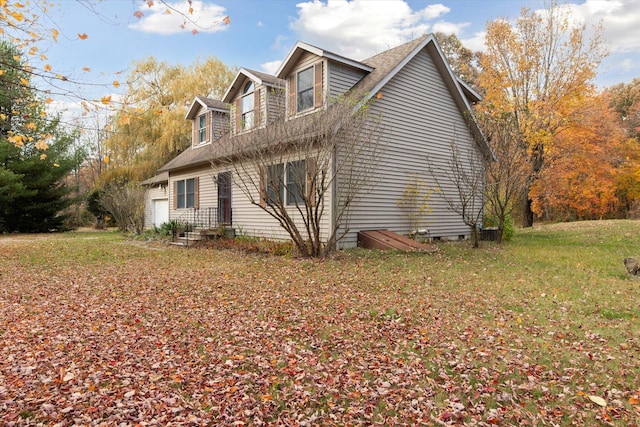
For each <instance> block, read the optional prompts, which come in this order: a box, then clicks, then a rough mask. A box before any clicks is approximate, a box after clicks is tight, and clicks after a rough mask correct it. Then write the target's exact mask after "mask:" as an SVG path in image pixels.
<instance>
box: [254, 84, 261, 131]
mask: <svg viewBox="0 0 640 427" xmlns="http://www.w3.org/2000/svg"><path fill="white" fill-rule="evenodd" d="M253 121H254V123H253V127H255V128H256V129H257V128H259V127H260V89H258V88H256V91H255V92H254V93H253Z"/></svg>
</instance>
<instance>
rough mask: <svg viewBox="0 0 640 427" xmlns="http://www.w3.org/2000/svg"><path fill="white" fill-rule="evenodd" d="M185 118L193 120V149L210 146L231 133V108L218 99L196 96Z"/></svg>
mask: <svg viewBox="0 0 640 427" xmlns="http://www.w3.org/2000/svg"><path fill="white" fill-rule="evenodd" d="M185 118H186V119H187V120H191V135H192V137H191V147H192V148H196V147H199V146H203V145H206V144H210V143H211V142H213V141H215V140H217V139H218V138H220V137H221V136H222V135H224V134H226V133H227V132H229V106H228V105H226V104H225V103H224V102H222V101H218V100H217V99H211V98H206V97H201V96H196V98H195V99H194V100H193V102H192V103H191V107H189V110H187V114H186V116H185Z"/></svg>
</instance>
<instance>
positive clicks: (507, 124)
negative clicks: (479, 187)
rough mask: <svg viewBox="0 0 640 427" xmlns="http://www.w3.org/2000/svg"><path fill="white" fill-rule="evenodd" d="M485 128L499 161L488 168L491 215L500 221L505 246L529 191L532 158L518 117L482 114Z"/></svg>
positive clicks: (488, 202)
mask: <svg viewBox="0 0 640 427" xmlns="http://www.w3.org/2000/svg"><path fill="white" fill-rule="evenodd" d="M480 120H481V122H482V128H483V129H484V130H485V132H487V134H488V136H489V138H488V139H489V144H490V146H491V149H492V151H493V153H494V155H495V161H493V162H491V163H489V164H488V165H487V187H486V193H485V194H486V201H487V206H486V207H487V209H488V211H489V214H490V215H491V216H492V217H494V218H495V219H496V220H497V221H498V238H497V241H498V243H502V236H503V233H504V226H505V221H506V219H507V217H508V216H509V215H510V214H511V213H512V212H513V209H514V208H515V206H517V205H518V203H519V202H520V200H521V199H522V195H523V194H524V193H526V192H527V190H528V187H527V182H528V178H529V176H528V170H529V169H528V168H527V166H526V165H527V162H528V161H529V158H528V157H527V155H526V152H525V151H523V150H522V148H521V147H520V146H519V142H518V135H519V133H518V128H517V123H516V121H515V118H514V117H513V116H512V115H510V114H509V113H505V114H503V116H502V117H499V118H498V117H495V116H493V115H489V114H483V115H480Z"/></svg>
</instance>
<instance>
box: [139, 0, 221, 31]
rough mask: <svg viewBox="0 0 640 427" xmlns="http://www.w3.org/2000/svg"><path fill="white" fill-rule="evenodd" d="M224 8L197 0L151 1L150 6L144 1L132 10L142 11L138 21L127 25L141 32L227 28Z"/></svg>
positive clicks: (218, 29) (219, 29)
mask: <svg viewBox="0 0 640 427" xmlns="http://www.w3.org/2000/svg"><path fill="white" fill-rule="evenodd" d="M190 8H191V9H192V12H190ZM172 9H173V10H172ZM167 11H169V13H167ZM225 11H226V10H225V8H224V7H222V6H218V5H216V4H209V3H207V4H205V3H204V2H202V1H197V0H196V1H192V2H191V4H189V3H188V2H187V1H173V2H172V1H167V2H166V5H165V4H163V3H161V2H155V3H154V4H153V6H151V7H148V6H147V5H146V3H145V4H144V5H142V6H140V8H139V10H138V11H137V12H136V13H137V14H139V13H142V16H141V18H140V20H139V21H138V22H136V23H135V24H132V25H131V26H130V27H131V28H133V29H135V30H139V31H142V32H144V33H153V34H163V35H169V34H176V33H184V32H192V31H194V30H195V31H197V32H201V33H204V32H217V31H223V30H225V29H226V28H227V25H225V23H224V19H225V17H226V16H227V15H226V14H225Z"/></svg>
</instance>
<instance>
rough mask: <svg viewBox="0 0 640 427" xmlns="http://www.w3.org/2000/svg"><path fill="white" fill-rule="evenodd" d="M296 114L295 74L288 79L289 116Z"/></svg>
mask: <svg viewBox="0 0 640 427" xmlns="http://www.w3.org/2000/svg"><path fill="white" fill-rule="evenodd" d="M295 114H296V74H294V75H292V76H291V77H289V116H295Z"/></svg>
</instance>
